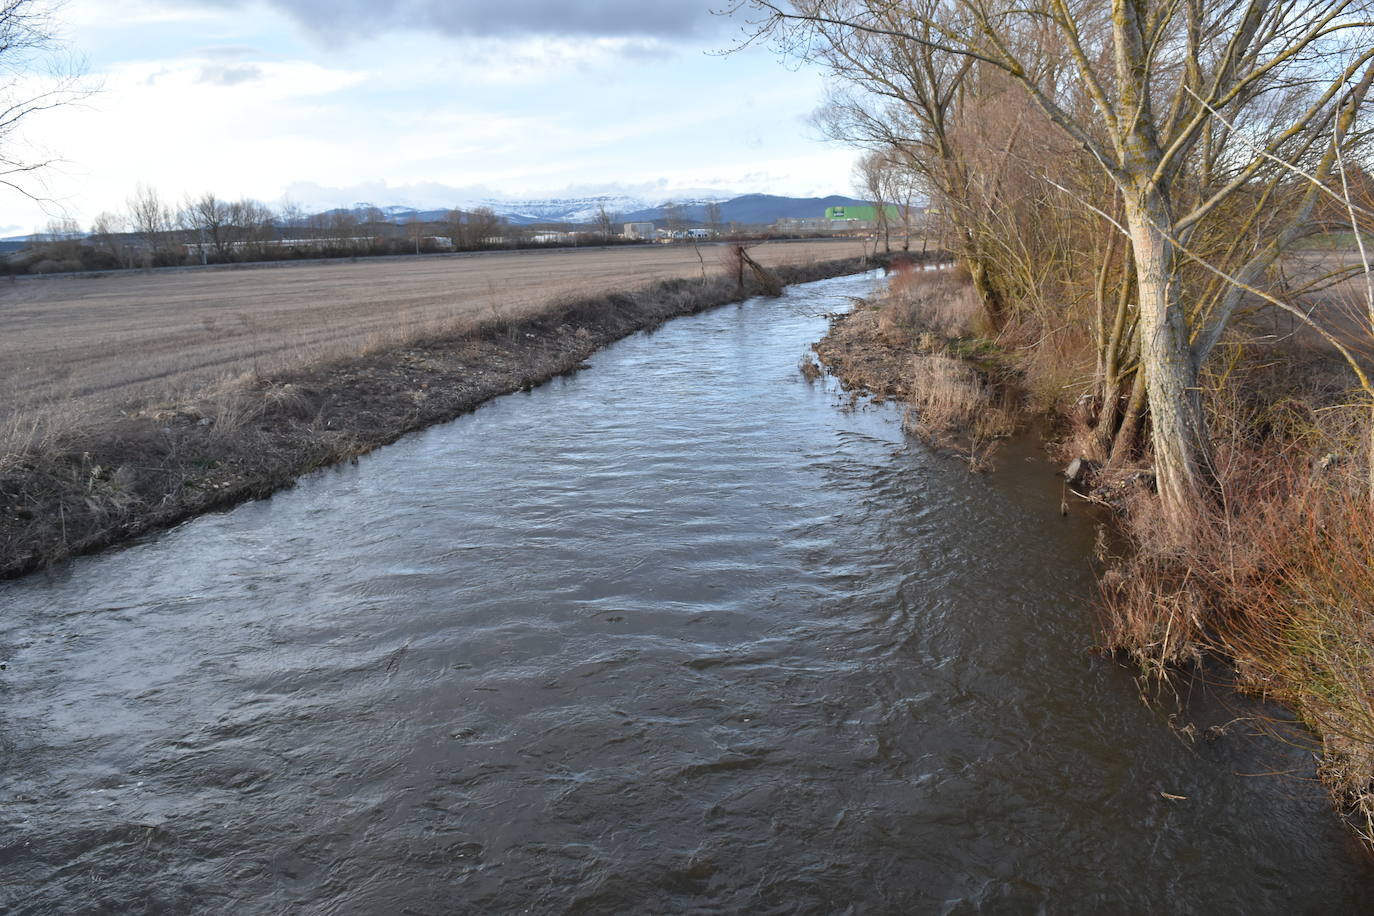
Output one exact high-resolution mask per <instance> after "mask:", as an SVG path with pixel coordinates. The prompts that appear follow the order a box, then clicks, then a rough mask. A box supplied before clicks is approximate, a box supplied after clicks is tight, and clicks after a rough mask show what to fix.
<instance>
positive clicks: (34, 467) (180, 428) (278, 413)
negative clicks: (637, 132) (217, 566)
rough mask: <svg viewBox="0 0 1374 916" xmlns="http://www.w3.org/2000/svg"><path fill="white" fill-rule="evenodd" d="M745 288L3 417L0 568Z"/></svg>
mask: <svg viewBox="0 0 1374 916" xmlns="http://www.w3.org/2000/svg"><path fill="white" fill-rule="evenodd" d="M868 266H869V265H867V264H866V263H864V262H863V261H861V260H858V259H851V260H844V261H831V262H825V263H819V264H813V265H796V266H785V267H778V268H776V269H775V273H776V275H777V277H778V279H779V280H781V281H782V282H784V283H801V282H806V281H810V280H818V279H823V278H826V277H832V276H839V275H842V274H847V273H855V272H858V271H860V270H864V269H867V267H868ZM753 292H754V290H753V289H752V288H746V289H744V290H742V291H741V290H740V289H738V288H737V287H736V285H735V281H734V280H733V279H732V278H725V277H717V278H714V279H710V280H669V281H662V282H659V283H656V284H654V285H652V286H650V287H648V288H646V289H643V290H640V291H638V292H635V293H615V294H610V295H606V296H603V297H597V298H584V299H577V300H573V301H568V302H566V303H563V304H560V305H557V306H555V307H553V308H550V309H548V310H546V311H543V312H541V313H539V314H536V315H533V316H530V317H526V318H519V319H510V320H493V321H490V322H487V323H485V324H483V325H481V326H479V327H478V328H476V329H475V330H474V331H473V332H471V333H467V334H461V335H454V336H447V337H439V338H434V339H427V340H423V341H420V342H417V343H412V344H409V345H405V346H400V347H396V348H389V349H385V350H382V351H380V352H376V353H372V354H368V355H364V356H359V357H355V358H348V359H343V360H338V361H334V362H330V363H325V364H319V365H315V366H311V367H309V368H305V369H301V370H297V371H290V372H280V373H275V374H272V375H270V376H264V377H256V378H252V379H250V380H247V381H246V382H243V383H237V384H230V385H223V386H220V387H218V388H216V389H212V390H207V391H204V392H201V393H200V394H199V395H198V396H197V397H196V398H194V399H191V400H187V401H183V402H176V403H163V404H150V405H143V406H141V407H139V408H138V409H135V410H130V411H126V412H124V413H121V414H119V415H113V416H103V417H82V418H79V422H67V423H57V422H51V423H48V424H45V425H41V426H35V427H34V428H32V429H29V430H24V431H22V435H21V434H16V432H17V431H10V436H9V441H10V442H11V443H12V445H11V446H10V447H9V448H8V449H7V451H6V452H5V453H4V454H3V455H0V578H12V577H15V576H18V575H22V574H24V573H27V572H31V571H33V570H35V569H39V568H41V567H44V566H47V565H49V564H52V563H55V562H58V561H60V560H63V559H65V558H67V557H70V556H72V555H74V554H80V553H84V552H88V551H92V550H96V549H99V548H101V547H105V546H108V545H111V544H115V543H119V542H121V541H126V540H128V539H130V538H133V537H136V536H138V535H140V534H143V533H146V532H150V531H154V530H158V529H163V528H167V527H169V526H171V525H174V524H176V523H178V522H180V521H183V520H185V519H187V518H190V517H192V516H195V515H198V514H200V513H203V512H207V511H211V510H215V509H222V508H225V507H228V506H232V505H235V504H237V503H240V502H243V501H245V500H249V499H255V498H259V497H263V496H267V495H269V494H271V493H272V492H274V491H276V490H279V489H282V488H284V487H288V486H290V485H291V484H292V483H293V482H294V481H295V480H296V479H297V478H298V477H299V476H301V475H302V474H305V473H307V472H309V471H311V470H314V469H317V468H321V467H325V466H327V465H331V464H335V463H337V462H340V461H344V460H347V459H350V458H356V457H357V456H358V455H360V454H363V453H365V452H368V451H371V450H372V449H375V448H377V447H379V446H382V445H386V444H388V443H390V442H394V441H395V440H396V439H398V438H400V437H401V436H402V435H404V434H405V433H408V432H412V431H414V430H418V429H422V428H424V427H427V426H431V425H433V424H435V423H441V422H444V421H447V420H451V419H453V418H454V417H457V416H459V415H461V414H463V413H466V412H468V411H471V410H473V409H474V408H476V407H477V406H478V405H480V404H481V403H483V402H484V401H487V400H489V399H491V398H493V397H496V396H498V395H501V394H506V393H509V392H512V391H517V390H520V389H529V388H531V387H533V386H535V385H538V384H541V383H543V382H545V381H547V380H549V379H551V378H553V377H554V376H557V375H561V374H564V373H567V372H569V371H574V370H576V369H578V368H579V367H581V365H582V363H583V361H584V360H585V359H586V358H587V357H588V356H589V355H591V354H592V353H593V352H595V351H596V350H598V349H600V348H601V347H603V346H605V345H606V344H608V343H611V342H613V341H615V340H619V339H620V338H623V337H626V336H628V335H630V334H632V333H634V332H635V331H639V330H643V329H646V328H651V327H655V326H657V325H659V324H661V323H663V322H664V321H667V320H668V319H670V318H674V317H677V316H680V315H688V314H693V313H696V312H700V311H703V310H706V309H709V308H712V307H715V306H719V305H723V304H725V303H728V302H734V301H738V300H740V299H741V298H744V297H745V296H747V295H752V294H753Z"/></svg>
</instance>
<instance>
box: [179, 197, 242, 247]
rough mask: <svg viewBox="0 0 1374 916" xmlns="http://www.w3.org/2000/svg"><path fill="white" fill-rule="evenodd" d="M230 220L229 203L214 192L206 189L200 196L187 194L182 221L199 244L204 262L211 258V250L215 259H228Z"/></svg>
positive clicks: (182, 211) (181, 216)
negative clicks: (227, 247)
mask: <svg viewBox="0 0 1374 916" xmlns="http://www.w3.org/2000/svg"><path fill="white" fill-rule="evenodd" d="M229 221H230V214H229V205H228V204H227V203H226V202H225V201H222V200H220V199H219V198H218V197H216V196H215V195H214V193H213V192H211V191H206V192H205V193H204V194H202V195H200V196H199V197H190V196H187V198H186V202H185V203H184V204H183V205H182V207H181V214H180V222H181V224H182V226H183V228H185V229H186V230H187V231H188V232H190V233H191V237H192V239H194V240H195V244H197V245H198V246H199V251H200V260H201V263H202V264H204V263H206V262H207V261H208V260H209V254H210V252H211V251H213V252H214V255H215V260H217V261H225V260H227V257H226V246H227V245H228V243H229V237H228V231H227V230H228V228H229Z"/></svg>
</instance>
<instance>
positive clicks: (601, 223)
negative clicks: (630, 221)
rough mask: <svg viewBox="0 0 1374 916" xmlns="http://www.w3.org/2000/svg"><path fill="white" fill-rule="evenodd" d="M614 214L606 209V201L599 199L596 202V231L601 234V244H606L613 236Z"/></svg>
mask: <svg viewBox="0 0 1374 916" xmlns="http://www.w3.org/2000/svg"><path fill="white" fill-rule="evenodd" d="M615 219H616V215H615V214H614V213H612V212H610V211H609V210H607V209H606V202H605V201H604V200H599V201H597V203H596V232H597V235H599V236H601V242H602V244H603V245H604V244H607V243H609V242H610V241H611V239H612V238H614V237H615Z"/></svg>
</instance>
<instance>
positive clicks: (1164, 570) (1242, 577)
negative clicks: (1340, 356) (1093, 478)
mask: <svg viewBox="0 0 1374 916" xmlns="http://www.w3.org/2000/svg"><path fill="white" fill-rule="evenodd" d="M1233 371H1244V372H1247V373H1249V374H1250V377H1247V378H1246V380H1245V381H1246V384H1245V385H1243V386H1228V387H1227V389H1226V390H1227V391H1234V390H1237V388H1239V390H1242V391H1244V392H1245V393H1244V395H1243V396H1242V395H1223V394H1221V393H1219V392H1218V391H1214V392H1213V393H1212V396H1211V398H1210V399H1209V401H1210V405H1211V417H1212V426H1213V431H1214V436H1215V438H1216V440H1217V444H1216V466H1215V471H1216V474H1217V477H1218V479H1219V488H1220V492H1219V499H1218V500H1217V503H1216V506H1215V507H1214V508H1212V509H1209V510H1206V512H1207V515H1206V517H1205V518H1204V519H1203V521H1202V522H1201V523H1200V524H1198V525H1197V526H1196V527H1195V529H1194V533H1193V536H1192V537H1190V538H1189V539H1188V540H1187V541H1186V542H1185V543H1180V542H1178V541H1177V540H1170V539H1166V538H1164V537H1162V536H1161V534H1160V532H1162V531H1164V530H1166V526H1164V525H1162V524H1160V522H1161V520H1160V519H1159V518H1158V517H1157V513H1158V511H1159V510H1158V506H1157V503H1156V501H1155V500H1154V498H1153V497H1152V496H1150V495H1148V494H1142V495H1139V496H1137V498H1136V499H1135V501H1134V502H1133V503H1132V504H1131V505H1130V506H1129V510H1128V513H1127V515H1126V518H1125V521H1124V527H1125V533H1126V534H1127V536H1128V539H1129V541H1130V547H1131V550H1130V552H1129V556H1128V557H1127V558H1125V559H1123V560H1119V561H1117V562H1116V563H1115V564H1114V565H1113V566H1112V567H1111V568H1110V569H1108V570H1107V572H1106V574H1105V575H1104V576H1103V578H1102V596H1103V600H1102V605H1103V609H1104V628H1105V633H1106V638H1107V641H1108V643H1109V644H1110V645H1111V646H1114V647H1117V648H1121V649H1124V650H1125V651H1127V652H1129V654H1130V655H1131V656H1132V657H1133V658H1134V659H1135V660H1136V661H1137V662H1138V663H1140V665H1141V666H1142V667H1143V668H1144V670H1145V671H1147V672H1149V673H1151V674H1153V675H1155V676H1157V677H1158V678H1160V679H1163V680H1167V678H1168V676H1169V669H1170V668H1171V666H1175V665H1179V664H1188V663H1192V662H1196V661H1198V660H1199V659H1200V658H1201V657H1202V656H1204V655H1211V656H1214V657H1219V658H1224V659H1227V660H1229V662H1230V663H1231V665H1232V666H1233V668H1234V673H1235V677H1236V682H1237V684H1238V685H1239V686H1240V687H1241V688H1242V689H1245V690H1248V691H1250V692H1253V693H1254V694H1256V695H1258V696H1260V697H1262V698H1264V699H1266V700H1273V701H1276V702H1279V703H1282V704H1284V705H1285V706H1286V707H1288V708H1289V709H1291V710H1292V711H1293V712H1294V713H1296V714H1297V716H1298V717H1299V718H1300V720H1301V721H1302V722H1303V723H1304V724H1306V725H1307V726H1308V727H1309V728H1310V729H1311V732H1312V734H1313V735H1314V736H1315V747H1316V748H1318V749H1320V751H1321V754H1322V758H1321V759H1322V762H1321V767H1320V773H1321V775H1322V778H1323V779H1324V781H1325V782H1326V783H1327V785H1328V786H1329V787H1330V789H1331V791H1332V793H1333V796H1334V797H1335V798H1336V800H1337V802H1338V803H1339V804H1340V806H1341V808H1342V810H1344V811H1345V812H1346V814H1347V815H1348V816H1349V820H1350V821H1351V823H1352V824H1353V826H1354V827H1355V829H1356V830H1358V831H1359V832H1360V834H1361V835H1362V836H1363V837H1364V839H1365V840H1366V841H1368V842H1371V843H1374V526H1371V525H1370V516H1371V505H1370V494H1369V492H1368V489H1367V487H1368V478H1367V476H1366V474H1365V470H1364V469H1365V468H1366V467H1367V462H1368V460H1369V458H1370V456H1369V455H1368V454H1367V452H1366V450H1365V448H1364V446H1363V443H1364V442H1367V438H1366V435H1365V431H1366V430H1367V426H1366V425H1365V424H1367V422H1368V413H1367V408H1366V407H1351V406H1343V405H1342V403H1341V402H1346V405H1348V403H1349V400H1350V399H1348V398H1346V397H1345V396H1344V394H1345V393H1344V392H1338V391H1337V392H1333V391H1331V390H1330V387H1329V382H1330V379H1329V376H1328V374H1327V373H1326V372H1325V369H1324V367H1322V366H1320V365H1315V366H1313V365H1309V366H1308V367H1306V368H1305V369H1304V370H1302V371H1295V369H1294V367H1293V366H1292V365H1291V364H1285V363H1284V362H1282V361H1267V362H1263V363H1262V365H1261V366H1260V367H1259V368H1242V369H1233ZM1233 381H1234V379H1233ZM1323 398H1329V399H1330V400H1329V401H1327V402H1326V403H1323V400H1322V399H1323ZM1274 727H1275V730H1276V731H1277V730H1279V729H1280V728H1281V726H1280V725H1277V724H1276V725H1275V726H1274ZM1285 737H1286V738H1288V739H1289V740H1291V739H1292V737H1293V736H1292V735H1291V734H1287V733H1285Z"/></svg>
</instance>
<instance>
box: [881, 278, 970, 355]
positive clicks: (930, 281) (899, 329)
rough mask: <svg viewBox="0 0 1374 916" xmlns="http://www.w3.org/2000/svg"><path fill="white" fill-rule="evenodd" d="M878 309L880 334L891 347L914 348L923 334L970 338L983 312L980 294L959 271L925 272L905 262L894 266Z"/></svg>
mask: <svg viewBox="0 0 1374 916" xmlns="http://www.w3.org/2000/svg"><path fill="white" fill-rule="evenodd" d="M878 305H879V312H878V332H879V334H881V335H882V337H883V339H884V341H886V342H887V343H888V344H889V345H891V346H911V345H912V344H913V343H914V341H915V340H916V339H917V338H918V337H919V336H920V335H921V334H923V333H934V334H938V335H940V336H942V337H946V338H952V337H963V336H967V335H969V334H971V333H973V331H974V329H975V326H976V324H977V320H978V315H979V314H980V312H981V310H982V309H981V306H980V304H979V302H978V294H977V292H976V291H975V290H974V289H973V286H972V285H971V284H969V283H968V282H967V281H966V280H963V279H962V275H961V273H960V272H959V271H956V270H953V269H948V268H946V269H940V270H923V269H921V268H920V267H918V266H915V265H912V264H911V263H910V262H905V261H903V262H897V263H896V264H894V265H893V270H892V273H891V275H890V277H889V279H888V289H887V294H886V295H885V296H884V297H883V298H882V299H881V300H880V301H879V303H878Z"/></svg>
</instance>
